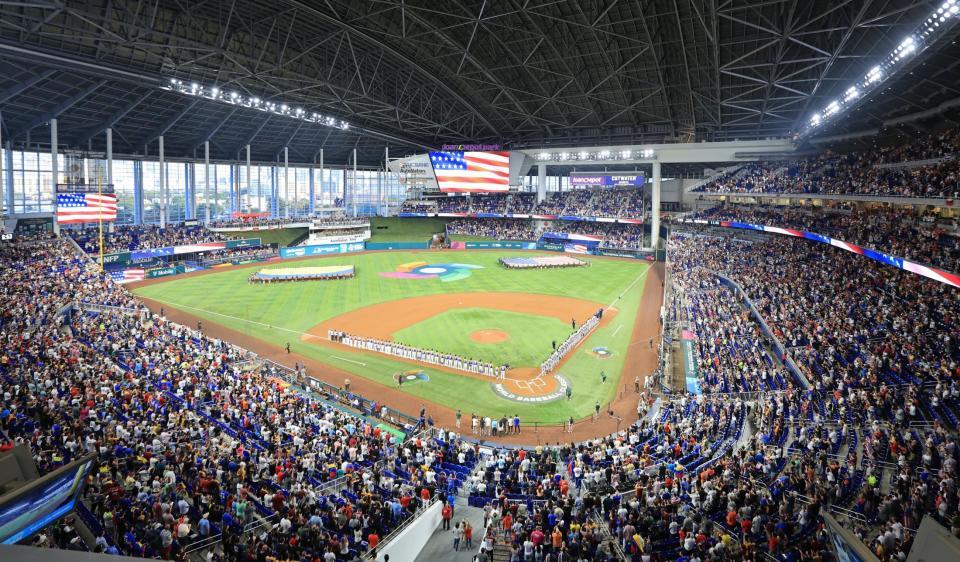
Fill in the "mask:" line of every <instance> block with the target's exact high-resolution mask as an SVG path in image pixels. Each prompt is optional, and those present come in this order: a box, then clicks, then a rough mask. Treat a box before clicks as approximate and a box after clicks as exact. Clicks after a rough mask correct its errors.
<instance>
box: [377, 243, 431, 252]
mask: <svg viewBox="0 0 960 562" xmlns="http://www.w3.org/2000/svg"><path fill="white" fill-rule="evenodd" d="M428 248H430V244H429V243H428V242H367V249H368V250H426V249H428Z"/></svg>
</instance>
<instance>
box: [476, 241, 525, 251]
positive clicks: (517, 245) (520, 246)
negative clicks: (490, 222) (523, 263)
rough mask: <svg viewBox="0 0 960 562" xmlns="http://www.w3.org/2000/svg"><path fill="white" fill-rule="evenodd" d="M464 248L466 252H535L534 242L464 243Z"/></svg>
mask: <svg viewBox="0 0 960 562" xmlns="http://www.w3.org/2000/svg"><path fill="white" fill-rule="evenodd" d="M465 247H466V249H468V250H484V249H492V248H496V249H500V248H506V249H513V250H536V249H537V243H536V242H493V241H491V242H466V243H465Z"/></svg>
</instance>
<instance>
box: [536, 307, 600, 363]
mask: <svg viewBox="0 0 960 562" xmlns="http://www.w3.org/2000/svg"><path fill="white" fill-rule="evenodd" d="M602 316H603V309H600V310H598V311H597V313H596V314H594V315H593V316H591V317H590V318H589V319H587V321H586V322H584V323H583V324H581V325H580V327H579V328H577V327H576V322H571V324H572V327H573V328H575V330H574V332H573V333H572V334H570V336H569V337H568V338H567V339H566V340H564V342H563V343H561V344H560V345H558V346H556V349H554V350H553V353H551V354H550V357H547V360H546V361H544V362H543V363H541V364H540V374H543V375H546V374H548V373H550V372H551V371H553V370H554V369H556V368H557V365H558V364H559V363H560V361H561V360H562V359H563V358H564V357H565V356H566V355H567V353H569V352H570V351H572V350H573V348H575V347H577V344H579V343H580V342H581V341H583V340H584V338H586V337H587V336H588V335H589V334H590V332H592V331H593V329H594V328H595V327H596V326H597V324H599V323H600V318H601V317H602Z"/></svg>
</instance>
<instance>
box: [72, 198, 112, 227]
mask: <svg viewBox="0 0 960 562" xmlns="http://www.w3.org/2000/svg"><path fill="white" fill-rule="evenodd" d="M101 219H102V220H105V221H113V220H117V196H116V194H113V193H104V194H102V195H101V194H97V193H58V194H57V222H58V223H60V224H77V223H84V222H97V221H98V220H101Z"/></svg>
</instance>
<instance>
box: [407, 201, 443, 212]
mask: <svg viewBox="0 0 960 562" xmlns="http://www.w3.org/2000/svg"><path fill="white" fill-rule="evenodd" d="M400 212H401V213H436V212H437V203H436V202H435V201H424V200H421V199H407V200H406V201H404V202H403V203H402V204H401V205H400Z"/></svg>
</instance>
